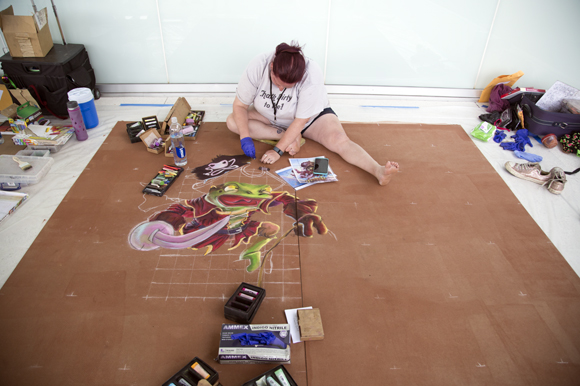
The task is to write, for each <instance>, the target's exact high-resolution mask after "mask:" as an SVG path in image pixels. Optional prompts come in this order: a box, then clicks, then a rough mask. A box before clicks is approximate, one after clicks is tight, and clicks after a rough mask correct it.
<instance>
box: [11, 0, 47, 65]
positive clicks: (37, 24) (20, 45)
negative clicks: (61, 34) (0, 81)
mask: <svg viewBox="0 0 580 386" xmlns="http://www.w3.org/2000/svg"><path fill="white" fill-rule="evenodd" d="M0 28H1V29H2V32H3V33H4V37H5V38H6V43H7V44H8V49H10V56H12V57H45V56H46V54H48V52H49V51H50V50H51V49H52V46H53V43H52V36H51V34H50V29H49V27H48V13H47V11H46V8H43V9H42V10H40V11H39V12H37V13H36V14H35V15H34V16H15V15H14V10H13V9H12V6H10V7H8V8H6V9H5V10H4V11H2V12H0Z"/></svg>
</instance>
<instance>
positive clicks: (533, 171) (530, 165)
mask: <svg viewBox="0 0 580 386" xmlns="http://www.w3.org/2000/svg"><path fill="white" fill-rule="evenodd" d="M505 168H506V170H507V171H508V172H510V173H511V174H513V175H514V176H516V177H518V178H521V179H524V180H527V181H532V182H535V183H536V184H540V185H544V184H546V183H547V182H548V180H549V179H550V177H551V176H552V172H550V173H548V172H545V171H543V170H542V168H541V167H540V164H539V163H538V162H526V163H523V164H518V163H516V162H510V161H508V162H506V163H505ZM554 169H559V168H554ZM554 169H552V170H554ZM560 170H561V169H560Z"/></svg>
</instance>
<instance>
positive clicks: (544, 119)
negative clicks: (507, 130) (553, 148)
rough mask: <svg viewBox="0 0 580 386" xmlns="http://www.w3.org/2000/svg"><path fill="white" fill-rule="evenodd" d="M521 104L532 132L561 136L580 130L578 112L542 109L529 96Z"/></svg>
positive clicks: (527, 124) (526, 124)
mask: <svg viewBox="0 0 580 386" xmlns="http://www.w3.org/2000/svg"><path fill="white" fill-rule="evenodd" d="M520 105H521V107H522V110H523V111H524V124H525V126H526V129H528V130H529V132H530V133H534V134H537V135H539V136H544V135H548V134H555V135H556V137H558V138H559V137H560V136H562V135H564V134H571V133H572V132H574V131H580V115H578V114H567V113H555V112H551V111H546V110H542V109H541V108H539V107H538V106H536V103H535V102H532V101H531V100H530V99H529V98H528V97H527V96H524V97H523V98H522V101H521V103H520Z"/></svg>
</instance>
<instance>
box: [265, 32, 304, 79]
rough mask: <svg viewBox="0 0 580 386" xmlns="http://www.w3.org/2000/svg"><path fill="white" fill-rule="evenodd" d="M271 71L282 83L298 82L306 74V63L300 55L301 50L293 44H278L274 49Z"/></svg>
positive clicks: (302, 55)
mask: <svg viewBox="0 0 580 386" xmlns="http://www.w3.org/2000/svg"><path fill="white" fill-rule="evenodd" d="M272 71H273V72H274V75H276V76H277V77H278V78H280V80H282V82H284V83H291V84H292V83H297V82H300V80H302V77H303V76H304V73H305V72H306V61H305V60H304V54H302V48H301V47H300V46H299V45H298V44H297V43H294V42H292V43H291V45H289V44H286V43H282V44H279V45H278V47H276V55H274V66H273V68H272Z"/></svg>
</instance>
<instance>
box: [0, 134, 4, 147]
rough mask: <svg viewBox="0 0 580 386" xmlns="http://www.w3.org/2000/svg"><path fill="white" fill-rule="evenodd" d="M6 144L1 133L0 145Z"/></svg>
mask: <svg viewBox="0 0 580 386" xmlns="http://www.w3.org/2000/svg"><path fill="white" fill-rule="evenodd" d="M3 143H4V138H2V133H0V145H1V144H3Z"/></svg>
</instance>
